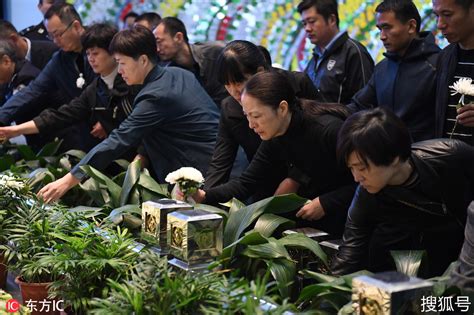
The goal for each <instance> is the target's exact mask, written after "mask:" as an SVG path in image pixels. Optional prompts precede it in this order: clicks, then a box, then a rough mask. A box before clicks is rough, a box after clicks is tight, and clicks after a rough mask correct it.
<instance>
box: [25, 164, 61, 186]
mask: <svg viewBox="0 0 474 315" xmlns="http://www.w3.org/2000/svg"><path fill="white" fill-rule="evenodd" d="M55 179H56V177H55V176H54V175H53V173H51V172H50V171H49V169H47V168H38V169H36V170H34V171H33V172H31V173H30V174H29V175H28V181H27V184H28V185H29V186H30V187H36V186H37V185H39V184H47V183H50V182H52V181H53V180H55Z"/></svg>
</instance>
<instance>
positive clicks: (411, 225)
mask: <svg viewBox="0 0 474 315" xmlns="http://www.w3.org/2000/svg"><path fill="white" fill-rule="evenodd" d="M473 160H474V148H472V147H471V146H469V145H467V144H465V143H463V142H461V141H458V140H450V139H435V140H427V141H423V142H419V143H415V144H413V146H412V155H411V158H410V161H411V163H412V165H413V167H414V172H413V174H412V178H416V180H415V182H414V183H412V184H409V185H400V186H387V187H385V188H383V189H382V190H381V191H380V192H378V193H376V194H370V193H368V192H367V191H366V190H365V189H364V188H363V187H362V186H359V187H358V188H357V190H356V193H355V195H354V199H353V201H352V204H351V207H350V209H349V213H348V216H347V222H346V227H345V230H344V237H343V244H342V245H341V246H340V249H339V252H338V254H337V256H336V257H335V259H334V260H333V262H332V266H331V269H332V271H333V273H334V274H347V273H351V272H353V271H356V270H360V269H369V270H372V271H382V270H390V269H394V265H393V262H392V259H391V258H390V253H389V251H390V250H410V249H425V250H426V251H427V253H428V259H429V267H430V273H431V275H439V274H441V273H442V272H443V271H444V270H445V269H446V268H447V266H448V265H449V263H450V262H452V261H454V260H456V258H457V256H458V254H459V251H460V249H461V245H462V241H463V235H462V234H463V233H462V232H463V228H464V224H465V221H466V208H467V206H468V205H469V203H470V202H471V201H472V200H473V198H474V189H473V188H474V164H473V163H472V161H473Z"/></svg>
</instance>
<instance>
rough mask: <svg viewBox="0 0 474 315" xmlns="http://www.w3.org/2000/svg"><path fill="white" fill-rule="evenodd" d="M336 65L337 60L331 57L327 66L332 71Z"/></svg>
mask: <svg viewBox="0 0 474 315" xmlns="http://www.w3.org/2000/svg"><path fill="white" fill-rule="evenodd" d="M335 65H336V60H334V59H330V60H329V61H328V64H327V66H326V67H327V69H328V71H331V70H332V68H334V66H335Z"/></svg>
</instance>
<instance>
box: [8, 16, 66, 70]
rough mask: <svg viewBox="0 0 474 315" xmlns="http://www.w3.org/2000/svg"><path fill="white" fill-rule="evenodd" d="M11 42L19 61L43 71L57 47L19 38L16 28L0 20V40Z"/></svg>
mask: <svg viewBox="0 0 474 315" xmlns="http://www.w3.org/2000/svg"><path fill="white" fill-rule="evenodd" d="M4 39H5V40H11V41H12V42H13V43H14V44H15V47H16V51H17V55H18V58H19V59H26V60H28V61H30V62H31V63H32V64H33V65H34V66H35V67H36V68H38V69H40V70H43V69H44V67H45V66H46V64H47V63H48V62H49V61H50V60H51V57H52V56H53V54H54V53H55V52H56V51H57V50H58V46H56V45H55V44H53V43H52V42H51V41H45V40H30V39H29V38H27V37H24V36H21V35H20V34H19V33H18V32H17V30H16V28H15V27H14V26H13V24H11V23H10V22H8V21H6V20H0V40H4Z"/></svg>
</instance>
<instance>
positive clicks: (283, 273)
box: [265, 259, 296, 299]
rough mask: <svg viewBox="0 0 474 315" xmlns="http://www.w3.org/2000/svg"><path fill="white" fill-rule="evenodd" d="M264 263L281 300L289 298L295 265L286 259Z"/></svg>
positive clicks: (294, 274)
mask: <svg viewBox="0 0 474 315" xmlns="http://www.w3.org/2000/svg"><path fill="white" fill-rule="evenodd" d="M265 262H266V263H267V266H268V268H269V269H270V272H271V274H272V276H273V278H274V279H275V281H276V283H277V286H278V290H279V291H280V294H281V296H282V298H284V299H286V298H289V297H290V295H291V288H292V284H293V282H294V281H295V276H296V266H295V264H294V263H293V262H291V261H289V260H287V259H274V260H270V261H265Z"/></svg>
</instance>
